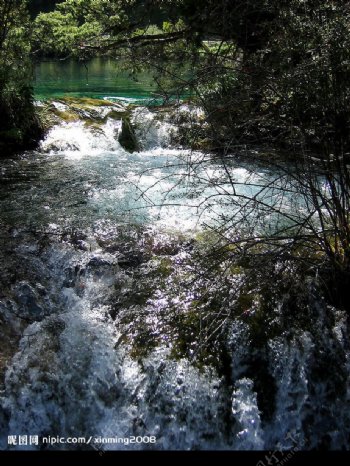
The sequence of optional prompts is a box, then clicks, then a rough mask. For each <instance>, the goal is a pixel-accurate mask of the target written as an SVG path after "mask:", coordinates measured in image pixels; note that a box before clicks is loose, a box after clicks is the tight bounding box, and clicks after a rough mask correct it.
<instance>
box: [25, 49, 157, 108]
mask: <svg viewBox="0 0 350 466" xmlns="http://www.w3.org/2000/svg"><path fill="white" fill-rule="evenodd" d="M34 91H35V97H36V99H38V100H44V99H47V98H50V97H62V96H71V97H91V98H98V99H101V98H106V97H108V98H112V99H116V100H121V101H126V102H133V101H135V102H145V101H155V102H157V101H159V100H161V99H160V96H159V94H158V93H157V88H156V84H155V82H154V79H153V76H152V74H151V73H147V72H142V73H138V74H137V76H135V75H132V74H131V73H130V72H128V71H126V70H123V69H122V67H121V66H120V64H119V63H118V62H117V61H115V60H111V59H103V58H95V59H93V60H91V61H90V62H88V63H85V64H84V63H83V62H77V61H75V60H63V61H45V62H41V63H39V64H38V65H37V66H36V69H35V80H34Z"/></svg>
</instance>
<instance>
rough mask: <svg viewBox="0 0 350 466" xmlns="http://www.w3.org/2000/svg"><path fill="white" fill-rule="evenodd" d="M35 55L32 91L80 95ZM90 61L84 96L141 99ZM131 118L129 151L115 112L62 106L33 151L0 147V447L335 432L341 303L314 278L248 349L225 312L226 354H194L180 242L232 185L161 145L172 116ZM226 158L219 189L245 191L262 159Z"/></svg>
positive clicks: (252, 187) (187, 268)
mask: <svg viewBox="0 0 350 466" xmlns="http://www.w3.org/2000/svg"><path fill="white" fill-rule="evenodd" d="M55 66H56V65H55ZM66 66H68V68H69V67H72V68H71V69H72V70H73V71H72V75H73V74H74V76H75V75H76V73H77V68H75V67H74V66H73V65H71V64H70V65H66V64H64V65H62V67H61V69H62V72H63V73H66V71H67V70H66ZM52 69H54V68H52ZM96 69H98V67H97V68H96ZM43 70H45V79H43V78H40V76H42V75H40V73H43ZM48 70H51V68H50V67H48V66H47V65H45V66H44V65H43V66H42V67H39V69H38V74H37V76H38V79H39V82H38V83H37V88H36V89H37V94H38V98H39V97H42V96H43V95H45V96H47V95H48V94H51V93H52V94H53V95H54V96H55V97H56V98H57V97H59V96H60V95H61V93H66V92H72V93H74V94H75V95H78V96H82V95H86V92H85V91H83V90H82V87H81V86H82V84H83V82H84V80H83V79H82V78H81V77H80V78H79V79H77V81H79V83H77V81H76V80H75V78H74V79H73V78H72V80H69V81H68V83H65V84H64V85H59V86H57V82H56V80H53V81H55V83H53V81H52V83H51V80H50V79H49V78H48V74H49V73H48ZM79 70H80V71H79V73H80V72H81V71H82V70H81V67H80V68H79ZM104 72H105V69H104V67H103V66H102V67H101V69H100V70H98V73H97V75H96V76H95V75H94V71H93V70H92V71H91V75H90V79H89V83H88V84H89V86H90V85H91V84H92V83H93V82H94V79H95V78H96V80H97V81H96V82H97V83H98V86H97V87H94V88H93V90H92V91H91V93H90V91H89V92H88V95H89V96H94V97H100V98H101V97H102V98H103V97H108V96H109V97H110V96H111V94H113V95H114V97H122V98H123V100H124V101H125V98H130V99H136V101H138V102H139V99H140V98H141V99H143V98H145V99H147V98H148V97H149V96H150V92H152V91H151V88H152V86H150V87H148V85H147V86H144V87H142V86H141V87H140V88H138V87H137V88H136V87H133V86H134V84H132V85H131V87H128V86H129V85H130V83H129V81H125V80H124V78H123V79H122V81H121V87H120V88H118V89H117V90H116V89H115V86H114V81H113V80H112V78H111V77H110V76H109V75H108V79H107V78H106V80H105V81H104V83H103V85H101V86H100V74H101V73H104ZM50 73H51V71H50ZM53 73H54V74H52V76H53V75H56V71H54V72H53ZM79 73H78V74H79ZM107 74H108V73H107ZM80 76H81V75H80ZM40 79H42V80H41V81H40ZM123 83H124V84H123ZM85 84H87V83H85ZM104 86H106V87H104ZM112 89H114V92H112ZM57 105H58V106H59V105H62V103H60V102H58V103H57ZM101 111H103V108H102V109H101ZM182 111H184V112H191V111H194V110H193V109H192V110H191V108H188V107H186V106H183V109H182ZM132 121H133V123H134V125H135V127H136V134H137V137H138V139H139V141H140V143H141V150H140V151H139V152H134V153H132V154H131V153H129V152H127V151H126V150H124V149H123V148H122V147H121V145H120V144H119V142H118V140H117V139H118V138H117V136H118V134H119V132H120V131H121V122H120V120H118V119H113V118H107V120H106V121H105V122H104V123H103V124H101V125H100V126H99V127H98V128H97V129H96V127H94V126H93V125H86V124H85V122H84V121H74V122H68V123H67V122H62V123H61V124H59V125H56V126H54V127H53V128H52V129H51V130H50V131H49V133H48V134H47V136H46V138H45V140H43V141H42V142H41V145H40V148H39V150H38V151H35V152H28V153H24V154H22V155H21V156H17V157H13V158H8V159H4V160H3V161H2V164H1V186H0V207H1V209H0V212H1V214H0V237H1V252H0V257H1V264H2V265H1V273H0V283H1V285H2V288H1V294H0V312H1V313H0V317H1V321H2V324H3V325H2V328H3V330H2V335H1V337H2V341H3V346H4V354H5V355H6V354H8V356H7V357H6V358H5V360H4V361H2V369H3V372H4V377H3V382H2V386H1V399H0V401H1V408H0V432H1V438H0V442H1V448H2V449H33V450H35V449H37V448H39V447H38V446H37V445H36V444H35V441H34V442H33V444H30V442H29V440H28V443H27V444H24V445H12V446H11V445H9V444H8V438H9V437H8V436H18V435H24V436H26V435H27V436H28V437H27V438H28V439H30V436H38V437H39V439H40V441H41V440H42V439H43V438H44V437H46V438H48V437H51V438H55V437H56V436H60V437H64V438H65V439H67V438H70V437H83V438H85V439H87V440H86V442H85V444H84V443H80V444H79V445H76V444H74V445H72V444H69V443H64V442H63V443H61V444H59V443H57V442H56V443H51V444H50V443H46V444H44V445H43V446H42V448H48V449H77V448H78V449H87V450H91V449H95V450H96V449H97V450H100V451H103V450H111V449H112V450H113V449H132V450H134V449H159V450H173V449H175V450H176V449H178V450H181V449H186V450H191V449H204V450H205V449H218V450H220V449H230V450H261V449H270V450H278V451H279V452H278V453H276V452H275V454H276V455H277V456H278V455H279V456H278V459H279V460H282V459H283V458H284V455H285V454H286V453H285V452H286V451H287V450H292V451H294V450H295V451H296V450H298V449H313V448H319V447H320V446H322V447H326V448H333V449H339V448H348V447H349V426H350V417H349V412H348V409H347V406H348V400H349V373H350V371H349V341H348V337H347V334H348V333H347V332H348V331H347V321H346V316H344V314H343V313H342V312H340V311H337V310H336V309H329V308H328V307H327V306H326V305H325V304H324V303H323V302H322V301H321V302H319V301H318V300H317V298H316V297H315V296H313V295H312V292H310V293H311V295H312V296H313V298H312V299H310V313H311V314H312V315H313V316H314V317H315V316H316V317H315V325H314V326H312V328H307V329H305V328H303V327H302V325H297V326H296V328H295V329H294V328H293V331H292V332H290V331H289V330H290V329H287V327H286V331H285V332H282V333H280V334H278V335H276V334H271V336H268V338H267V342H266V345H265V346H264V348H263V349H262V348H256V347H254V345H253V344H252V341H251V340H250V337H249V335H250V334H249V323H248V322H246V321H245V320H244V319H235V318H232V319H230V320H229V321H228V323H227V325H226V332H225V341H224V346H225V351H226V355H228V359H229V360H228V362H226V366H225V370H222V369H220V368H219V365H218V364H217V357H216V356H217V355H216V354H213V351H215V348H214V349H212V350H211V354H208V355H207V363H204V364H201V365H198V364H195V363H194V362H195V357H194V355H195V353H196V351H197V349H196V347H195V346H193V347H192V346H191V344H192V343H191V341H192V340H191V339H193V343H195V340H196V336H195V333H193V332H195V331H196V330H195V329H196V326H197V324H198V325H202V324H201V321H200V320H198V321H196V320H195V318H194V314H193V312H192V311H191V309H193V306H194V303H196V302H198V300H199V301H200V298H199V297H198V293H200V292H203V287H204V288H205V290H204V291H205V293H207V292H210V288H211V287H212V286H214V283H212V282H210V280H207V281H205V278H204V279H203V280H204V282H202V284H201V285H198V283H199V282H200V280H198V281H197V282H196V284H193V278H194V277H196V271H195V268H194V266H193V262H192V259H191V257H192V254H193V250H194V249H196V248H197V252H198V250H199V251H200V248H201V244H202V245H203V244H205V245H206V243H207V242H208V241H210V240H211V237H210V236H205V234H206V233H205V231H206V228H207V227H208V226H209V227H212V228H214V227H215V225H216V224H217V223H216V222H217V221H218V219H220V218H222V216H223V213H227V212H228V210H229V209H230V213H231V215H233V213H234V212H238V210H239V209H238V207H237V203H236V197H235V196H233V193H232V192H231V193H230V192H229V193H228V192H227V190H226V191H225V196H224V195H223V193H222V192H219V193H218V191H217V190H218V189H219V188H218V186H222V181H221V182H220V180H222V179H223V176H224V175H225V173H226V171H227V167H226V169H225V170H224V168H223V167H222V166H221V165H220V164H218V163H214V162H213V161H212V159H211V158H210V157H209V156H208V154H205V153H201V152H197V153H196V152H195V153H193V152H190V151H188V150H186V149H183V148H178V147H174V145H173V144H172V142H171V137H170V135H171V132H172V131H173V130H174V128H172V126H171V123H170V122H168V121H164V120H162V119H159V118H157V114H156V113H155V112H152V111H150V110H149V109H147V108H146V107H138V108H136V109H134V110H133V113H132ZM190 161H192V162H193V161H195V162H196V163H195V165H196V166H197V167H199V168H198V169H197V170H196V172H195V174H194V173H192V172H191V170H192V166H193V163H192V162H191V163H190ZM229 170H230V174H231V177H232V178H233V179H234V180H235V181H236V182H237V189H239V190H240V191H239V192H238V193H237V192H236V193H235V195H236V194H238V195H239V194H242V195H244V196H245V197H247V196H248V197H249V196H250V197H254V196H256V195H257V192H258V191H259V189H260V188H259V185H261V184H264V183H265V184H266V185H267V184H268V183H269V180H271V177H272V176H274V175H275V174H274V173H271V170H270V169H268V168H266V167H262V166H261V165H255V166H254V165H252V164H247V163H246V162H244V161H242V160H241V161H240V159H237V161H236V162H235V163H233V164H232V165H230V167H229ZM214 194H220V203H217V204H213V203H212V202H211V199H212V198H213V197H214ZM271 196H272V197H273V195H272V194H271V193H270V197H271ZM293 197H295V196H291V197H290V198H287V199H288V202H287V204H288V205H287V206H286V208H288V209H291V208H294V207H293V199H292V198H293ZM294 201H295V199H294ZM300 205H301V204H300ZM203 206H205V208H203ZM235 209H236V210H235ZM237 215H238V213H237ZM251 215H252V216H254V213H252V214H251ZM242 228H243V224H242ZM264 228H266V225H264ZM196 245H199V246H196ZM198 248H199V249H198ZM232 280H233V281H232V290H234V286H235V283H236V281H235V280H237V277H236V278H233V279H232ZM203 283H204V284H203ZM201 287H202V288H201ZM225 299H226V298H225ZM234 299H235V297H234V295H230V297H229V298H228V301H227V303H228V304H225V302H226V301H225V302H224V304H225V306H226V305H229V304H230V300H231V301H234ZM271 312H273V313H274V316H275V318H276V319H279V318H280V317H279V312H280V310H279V309H273V310H271ZM179 322H180V323H179ZM215 322H216V321H214V323H215ZM181 326H182V327H184V328H182V327H181ZM187 329H188V331H187ZM191 332H192V333H191ZM184 345H185V346H186V351H182V349H181V348H182V347H183V346H184ZM6 348H7V349H8V351H7V352H6ZM259 351H260V353H259ZM5 369H6V370H5ZM267 402H268V403H270V405H269V406H268V407H266V406H267ZM108 438H109V439H112V440H113V439H114V440H113V441H112V440H111V441H110V442H108V443H104V441H103V439H108ZM89 439H90V441H89V442H88V440H89ZM91 439H92V440H91ZM130 442H133V443H130ZM87 443H88V444H87ZM261 460H262V461H264V458H263V457H262V458H261Z"/></svg>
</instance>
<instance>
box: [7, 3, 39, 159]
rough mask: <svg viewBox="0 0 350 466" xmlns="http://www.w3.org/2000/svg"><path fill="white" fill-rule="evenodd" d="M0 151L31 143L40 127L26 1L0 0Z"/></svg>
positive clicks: (30, 144)
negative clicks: (34, 89) (35, 101)
mask: <svg viewBox="0 0 350 466" xmlns="http://www.w3.org/2000/svg"><path fill="white" fill-rule="evenodd" d="M0 31H1V34H0V114H1V126H0V155H3V153H4V152H5V148H6V152H5V153H7V154H8V153H10V152H12V151H15V150H19V149H21V148H25V147H30V146H33V145H35V143H36V141H37V140H38V138H39V137H40V135H41V127H40V123H39V120H38V117H37V115H36V112H35V109H34V102H33V92H32V87H31V82H32V63H31V57H30V22H29V16H28V13H27V9H26V2H24V1H22V0H11V1H10V0H1V1H0Z"/></svg>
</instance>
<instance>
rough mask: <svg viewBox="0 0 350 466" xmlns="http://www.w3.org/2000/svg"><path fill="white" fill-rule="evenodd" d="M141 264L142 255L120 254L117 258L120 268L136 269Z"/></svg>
mask: <svg viewBox="0 0 350 466" xmlns="http://www.w3.org/2000/svg"><path fill="white" fill-rule="evenodd" d="M142 262H143V255H142V253H140V252H139V253H137V252H135V253H129V254H125V255H124V254H121V255H120V256H119V257H118V265H119V266H120V267H121V268H127V267H137V266H139V265H140V264H142Z"/></svg>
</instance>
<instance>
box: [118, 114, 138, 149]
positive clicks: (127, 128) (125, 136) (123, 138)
mask: <svg viewBox="0 0 350 466" xmlns="http://www.w3.org/2000/svg"><path fill="white" fill-rule="evenodd" d="M118 142H119V144H120V145H121V146H122V147H123V148H124V149H125V150H127V151H128V152H138V151H139V150H140V147H139V144H138V141H137V138H136V135H135V131H134V129H133V127H132V125H131V123H130V120H129V118H123V122H122V130H121V132H120V134H119V137H118Z"/></svg>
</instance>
